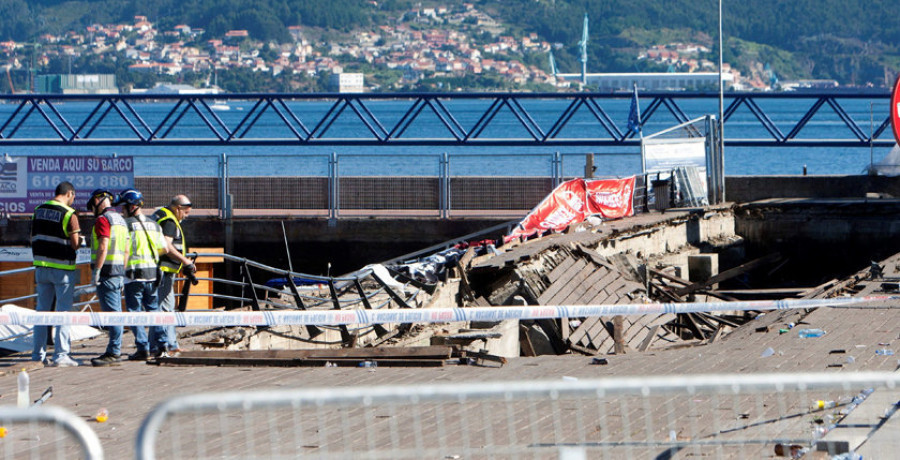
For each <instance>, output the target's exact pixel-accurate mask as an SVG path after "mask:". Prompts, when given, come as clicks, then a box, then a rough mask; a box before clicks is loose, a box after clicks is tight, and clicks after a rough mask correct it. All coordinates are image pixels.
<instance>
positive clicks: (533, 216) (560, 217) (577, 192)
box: [504, 179, 589, 241]
mask: <svg viewBox="0 0 900 460" xmlns="http://www.w3.org/2000/svg"><path fill="white" fill-rule="evenodd" d="M588 214H589V213H588V208H587V204H586V203H585V190H584V180H582V179H572V180H570V181H567V182H563V183H562V184H559V186H558V187H556V189H555V190H553V192H551V193H550V195H548V196H547V197H546V198H544V201H542V202H541V204H539V205H537V206H536V207H535V208H534V209H533V210H532V211H531V212H530V213H529V214H528V215H527V216H525V218H524V219H522V222H520V223H519V226H518V227H516V229H515V230H514V231H513V232H512V234H510V235H509V236H507V237H506V238H504V240H505V241H510V240H512V239H514V238H517V237H524V238H527V237H529V236H532V235H534V234H536V233H537V234H541V233H544V232H546V231H547V230H554V231H562V230H565V229H566V227H568V226H569V225H571V224H574V223H578V222H581V221H583V220H584V219H585V218H586V217H587V216H588Z"/></svg>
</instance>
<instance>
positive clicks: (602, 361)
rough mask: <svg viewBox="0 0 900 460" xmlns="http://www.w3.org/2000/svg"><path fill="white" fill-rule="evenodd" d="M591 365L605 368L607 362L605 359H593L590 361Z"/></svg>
mask: <svg viewBox="0 0 900 460" xmlns="http://www.w3.org/2000/svg"><path fill="white" fill-rule="evenodd" d="M591 364H599V365H601V366H605V365H607V364H609V360H608V359H606V358H594V359H592V360H591Z"/></svg>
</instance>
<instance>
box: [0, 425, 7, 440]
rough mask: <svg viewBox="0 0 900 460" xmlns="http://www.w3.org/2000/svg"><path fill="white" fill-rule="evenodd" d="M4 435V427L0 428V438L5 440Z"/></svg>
mask: <svg viewBox="0 0 900 460" xmlns="http://www.w3.org/2000/svg"><path fill="white" fill-rule="evenodd" d="M6 433H7V431H6V427H5V426H0V438H5V437H6Z"/></svg>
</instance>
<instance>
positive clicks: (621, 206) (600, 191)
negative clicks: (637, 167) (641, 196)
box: [585, 176, 634, 219]
mask: <svg viewBox="0 0 900 460" xmlns="http://www.w3.org/2000/svg"><path fill="white" fill-rule="evenodd" d="M585 189H586V191H587V204H588V210H589V211H590V212H589V214H600V215H602V216H603V217H604V218H606V219H618V218H621V217H628V216H631V215H634V206H633V203H634V176H631V177H629V178H626V179H607V180H590V181H586V185H585Z"/></svg>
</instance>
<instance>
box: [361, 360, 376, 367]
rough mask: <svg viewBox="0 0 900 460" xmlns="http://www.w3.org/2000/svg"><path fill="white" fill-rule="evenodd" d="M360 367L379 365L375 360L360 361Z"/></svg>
mask: <svg viewBox="0 0 900 460" xmlns="http://www.w3.org/2000/svg"><path fill="white" fill-rule="evenodd" d="M359 367H378V363H377V362H375V361H363V362H361V363H359Z"/></svg>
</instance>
